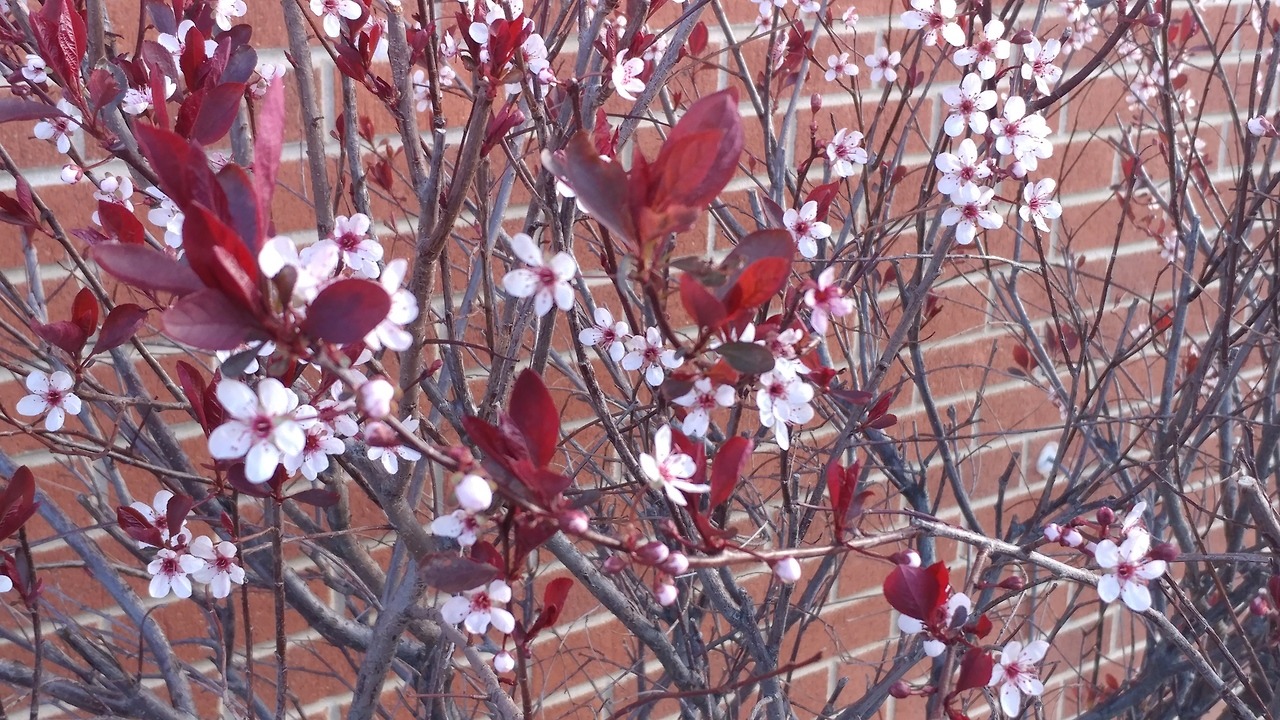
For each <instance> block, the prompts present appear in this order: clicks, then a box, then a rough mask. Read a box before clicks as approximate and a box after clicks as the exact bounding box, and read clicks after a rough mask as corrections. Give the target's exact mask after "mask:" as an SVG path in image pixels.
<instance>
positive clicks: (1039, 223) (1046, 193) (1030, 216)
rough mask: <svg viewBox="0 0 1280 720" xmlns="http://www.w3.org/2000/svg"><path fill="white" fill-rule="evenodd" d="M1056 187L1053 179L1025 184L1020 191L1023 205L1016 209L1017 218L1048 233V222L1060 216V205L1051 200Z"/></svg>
mask: <svg viewBox="0 0 1280 720" xmlns="http://www.w3.org/2000/svg"><path fill="white" fill-rule="evenodd" d="M1057 187H1058V184H1057V183H1056V182H1054V180H1053V178H1044V179H1042V180H1040V181H1038V182H1033V183H1027V186H1026V187H1024V188H1023V189H1022V202H1023V203H1024V204H1023V206H1022V207H1020V208H1018V216H1019V217H1021V218H1022V220H1023V221H1024V222H1034V223H1035V225H1036V227H1038V228H1040V230H1041V231H1042V232H1049V221H1050V220H1053V219H1055V218H1057V217H1060V216H1061V215H1062V205H1060V204H1059V203H1058V201H1057V200H1054V199H1053V193H1054V191H1055V190H1057Z"/></svg>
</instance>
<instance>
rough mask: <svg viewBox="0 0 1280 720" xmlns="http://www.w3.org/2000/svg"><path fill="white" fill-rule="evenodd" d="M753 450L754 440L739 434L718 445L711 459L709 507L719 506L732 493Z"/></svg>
mask: <svg viewBox="0 0 1280 720" xmlns="http://www.w3.org/2000/svg"><path fill="white" fill-rule="evenodd" d="M753 450H755V442H753V441H752V440H751V438H745V437H741V436H734V437H731V438H729V439H728V440H726V441H725V443H724V444H723V445H721V446H720V451H719V452H717V453H716V457H715V459H714V460H712V461H711V507H713V508H714V507H719V506H720V505H721V504H722V503H724V502H725V501H726V500H728V499H729V497H730V496H732V495H733V490H734V488H736V487H737V486H738V481H739V480H740V479H742V474H743V473H744V472H745V471H746V469H747V461H748V460H750V459H751V452H752V451H753Z"/></svg>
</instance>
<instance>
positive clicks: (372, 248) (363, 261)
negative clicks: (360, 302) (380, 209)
mask: <svg viewBox="0 0 1280 720" xmlns="http://www.w3.org/2000/svg"><path fill="white" fill-rule="evenodd" d="M371 226H372V222H371V221H370V220H369V216H368V215H365V214H364V213H356V214H355V215H352V216H351V217H349V218H348V217H345V216H342V215H339V216H338V217H336V218H334V219H333V232H332V233H330V234H329V237H328V238H326V239H324V240H321V241H320V242H318V243H316V244H315V245H312V246H311V247H308V248H307V249H305V250H303V251H302V253H301V256H302V259H303V261H304V262H305V261H306V259H307V255H308V254H310V253H311V252H315V251H316V250H317V248H319V247H320V246H322V245H323V244H324V243H333V244H335V245H337V246H338V249H340V250H341V251H342V261H343V262H344V263H346V265H347V267H349V268H351V271H352V273H353V274H354V275H355V276H356V277H358V278H367V279H373V278H376V277H378V274H379V273H380V272H381V271H380V270H379V269H378V262H379V261H381V260H382V253H383V249H382V243H380V242H378V239H377V238H376V237H371V236H370V235H369V228H370V227H371Z"/></svg>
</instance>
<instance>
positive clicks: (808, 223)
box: [782, 148, 866, 258]
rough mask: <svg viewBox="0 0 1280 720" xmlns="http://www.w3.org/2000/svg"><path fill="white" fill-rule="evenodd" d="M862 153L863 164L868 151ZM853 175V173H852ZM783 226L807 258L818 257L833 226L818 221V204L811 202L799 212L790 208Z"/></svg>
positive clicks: (783, 215) (783, 219) (783, 220)
mask: <svg viewBox="0 0 1280 720" xmlns="http://www.w3.org/2000/svg"><path fill="white" fill-rule="evenodd" d="M857 150H861V151H862V157H863V158H864V159H863V160H862V162H863V163H865V162H866V159H865V158H866V151H865V150H862V148H857ZM850 174H852V173H850ZM782 224H783V225H785V226H786V227H787V230H788V231H790V232H791V237H793V238H795V241H796V247H797V248H799V250H800V254H801V255H803V256H805V257H806V258H814V257H817V256H818V241H819V240H825V239H826V238H829V237H831V226H830V225H828V224H826V223H824V222H820V221H819V220H818V202H817V201H816V200H810V201H809V202H807V203H805V204H804V205H801V206H800V209H799V210H796V209H795V208H789V209H788V210H787V211H786V212H784V213H783V214H782Z"/></svg>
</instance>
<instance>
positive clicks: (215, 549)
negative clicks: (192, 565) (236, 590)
mask: <svg viewBox="0 0 1280 720" xmlns="http://www.w3.org/2000/svg"><path fill="white" fill-rule="evenodd" d="M191 555H193V556H195V557H197V558H199V559H200V560H203V561H204V567H202V568H200V569H198V570H192V571H191V577H192V578H194V579H195V581H196V582H202V583H204V584H206V585H208V586H209V592H211V593H213V596H214V597H216V598H219V599H221V598H224V597H226V596H228V595H230V594H231V585H232V583H234V584H236V585H243V584H244V568H242V567H240V563H238V562H236V546H235V545H234V544H232V543H230V542H227V541H226V540H223V541H222V542H220V543H218V544H217V545H215V544H214V543H213V540H212V539H211V538H208V537H205V536H203V535H201V536H200V537H198V538H196V539H195V542H193V543H191Z"/></svg>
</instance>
